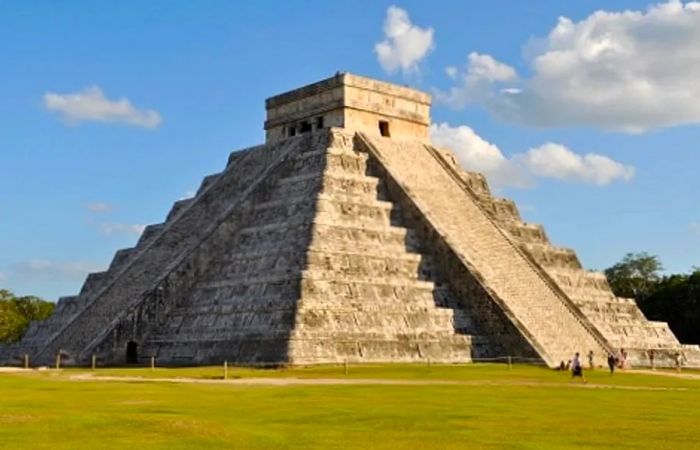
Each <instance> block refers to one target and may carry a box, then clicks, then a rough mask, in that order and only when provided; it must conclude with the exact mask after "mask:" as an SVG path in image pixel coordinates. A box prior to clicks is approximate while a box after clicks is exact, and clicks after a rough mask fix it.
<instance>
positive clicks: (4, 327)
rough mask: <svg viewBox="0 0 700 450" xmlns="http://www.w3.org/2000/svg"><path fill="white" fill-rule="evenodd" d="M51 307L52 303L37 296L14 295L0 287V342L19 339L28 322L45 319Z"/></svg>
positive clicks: (51, 309) (10, 341)
mask: <svg viewBox="0 0 700 450" xmlns="http://www.w3.org/2000/svg"><path fill="white" fill-rule="evenodd" d="M53 309H54V304H53V303H51V302H47V301H44V300H42V299H40V298H38V297H34V296H31V295H28V296H24V297H16V296H15V295H14V294H13V293H12V292H10V291H8V290H6V289H0V342H4V343H12V342H17V341H19V340H20V339H21V338H22V335H24V332H25V331H26V330H27V327H28V326H29V322H31V321H33V320H44V319H46V318H47V317H49V316H50V315H51V314H52V313H53Z"/></svg>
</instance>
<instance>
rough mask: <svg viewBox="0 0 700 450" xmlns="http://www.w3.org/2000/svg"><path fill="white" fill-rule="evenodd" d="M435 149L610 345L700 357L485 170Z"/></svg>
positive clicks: (643, 356) (668, 358)
mask: <svg viewBox="0 0 700 450" xmlns="http://www.w3.org/2000/svg"><path fill="white" fill-rule="evenodd" d="M433 150H434V153H435V154H437V155H439V156H440V157H441V158H442V159H443V161H444V162H445V163H446V164H448V165H450V166H452V167H453V168H454V170H455V171H457V172H458V173H459V175H460V177H461V178H462V181H463V182H464V183H465V184H466V185H467V186H468V187H469V189H470V190H471V192H472V193H473V194H474V195H475V197H476V198H477V200H478V202H479V203H480V205H481V206H482V208H483V209H484V211H486V212H487V213H488V214H489V215H490V216H491V218H492V220H493V221H494V222H495V223H496V224H497V225H498V226H499V227H500V228H501V229H502V230H503V231H504V232H505V233H506V234H507V235H508V236H509V238H510V239H511V240H512V241H513V242H515V243H516V244H517V245H519V247H520V248H521V249H522V250H523V251H524V252H526V253H527V254H528V255H529V256H530V257H531V258H532V259H533V260H534V261H535V262H536V263H537V264H538V265H540V267H541V268H542V269H543V270H545V271H546V272H547V273H548V274H549V275H550V276H551V279H552V280H553V281H554V282H555V283H556V284H557V286H558V287H559V288H561V289H562V290H563V291H564V292H565V293H566V295H567V296H568V297H569V298H570V299H571V300H572V301H573V302H574V303H575V304H576V305H577V306H578V307H579V309H580V310H581V311H582V313H583V314H584V315H585V316H586V317H587V318H588V319H589V320H590V321H591V323H592V324H593V325H594V326H595V327H596V328H597V329H598V330H599V331H600V333H601V334H602V335H603V336H604V337H605V339H606V340H607V341H608V342H609V343H610V345H611V347H612V348H613V349H614V350H615V351H618V350H620V349H622V348H624V349H625V351H626V352H627V353H628V361H630V362H631V364H632V365H634V366H646V365H649V359H648V351H649V350H651V349H653V350H654V352H655V354H656V355H655V359H656V363H657V364H664V365H673V364H674V357H675V356H674V355H675V353H676V352H678V351H683V352H684V354H686V356H687V357H688V358H689V359H693V360H694V359H699V358H700V352H698V353H697V355H696V354H695V352H696V350H695V349H694V348H693V346H686V347H685V348H683V347H682V346H681V344H680V343H679V342H678V340H677V339H676V337H675V336H674V335H673V332H672V331H671V330H670V329H669V327H668V325H667V324H666V323H663V322H654V321H649V320H647V319H646V317H644V314H643V313H642V312H641V310H639V308H638V307H637V304H636V302H635V301H634V300H633V299H626V298H620V297H616V296H615V295H614V294H613V292H612V290H611V289H610V286H609V285H608V282H607V279H606V278H605V275H604V274H602V273H599V272H591V271H587V270H585V269H583V268H582V266H581V263H580V262H579V260H578V257H577V256H576V253H575V252H574V251H573V250H571V249H567V248H561V247H556V246H554V245H553V244H552V243H551V242H550V241H549V239H548V238H547V236H546V233H545V232H544V229H543V228H542V226H540V225H534V224H528V223H525V222H524V221H522V219H521V217H520V213H519V212H518V209H517V206H516V205H515V203H514V202H512V201H511V200H507V199H503V198H497V197H494V196H493V195H492V194H491V192H490V189H489V187H488V183H487V182H486V179H485V178H484V176H483V175H481V174H479V173H476V172H468V171H465V170H463V169H462V168H461V167H460V166H459V165H458V163H457V161H456V158H455V157H454V155H453V154H452V153H451V152H450V151H449V150H446V149H437V148H433ZM598 362H599V363H601V364H603V363H604V361H603V360H598Z"/></svg>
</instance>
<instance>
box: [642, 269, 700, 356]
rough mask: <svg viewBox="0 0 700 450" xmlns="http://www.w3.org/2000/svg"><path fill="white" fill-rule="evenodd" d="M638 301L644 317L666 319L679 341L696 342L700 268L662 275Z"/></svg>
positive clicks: (699, 336)
mask: <svg viewBox="0 0 700 450" xmlns="http://www.w3.org/2000/svg"><path fill="white" fill-rule="evenodd" d="M638 303H639V307H640V309H641V310H642V311H643V312H644V315H646V316H647V318H649V319H651V320H662V321H664V322H668V325H669V326H670V327H671V330H673V333H674V334H675V335H676V337H677V338H678V339H679V340H680V341H681V342H684V343H687V344H700V326H698V324H700V268H695V269H694V270H693V272H691V273H690V274H683V275H671V276H668V277H664V278H663V279H662V280H661V281H660V282H659V283H658V285H657V286H656V289H654V291H653V292H652V293H651V295H649V296H648V297H647V298H645V299H643V300H642V301H640V302H638Z"/></svg>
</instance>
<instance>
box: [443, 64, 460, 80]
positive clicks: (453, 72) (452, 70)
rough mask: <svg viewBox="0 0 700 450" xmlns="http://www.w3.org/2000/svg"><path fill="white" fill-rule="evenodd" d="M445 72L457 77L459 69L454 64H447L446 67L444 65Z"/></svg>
mask: <svg viewBox="0 0 700 450" xmlns="http://www.w3.org/2000/svg"><path fill="white" fill-rule="evenodd" d="M445 73H446V74H447V76H448V77H450V78H452V79H454V78H456V77H457V74H458V73H459V71H458V70H457V68H456V67H455V66H447V67H445Z"/></svg>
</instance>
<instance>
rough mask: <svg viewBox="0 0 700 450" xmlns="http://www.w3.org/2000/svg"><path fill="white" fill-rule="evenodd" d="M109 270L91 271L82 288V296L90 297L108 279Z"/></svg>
mask: <svg viewBox="0 0 700 450" xmlns="http://www.w3.org/2000/svg"><path fill="white" fill-rule="evenodd" d="M108 274H109V272H107V271H105V272H93V273H89V274H88V276H87V278H86V279H85V283H83V287H82V289H81V290H80V297H89V296H90V295H92V294H94V293H95V292H97V290H99V289H100V288H101V287H102V285H103V284H104V282H105V281H106V280H107V276H108Z"/></svg>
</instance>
